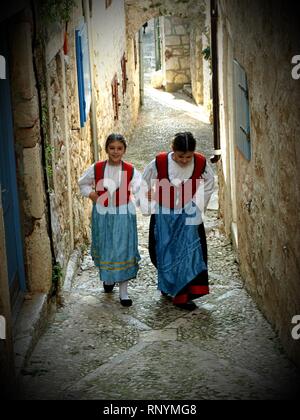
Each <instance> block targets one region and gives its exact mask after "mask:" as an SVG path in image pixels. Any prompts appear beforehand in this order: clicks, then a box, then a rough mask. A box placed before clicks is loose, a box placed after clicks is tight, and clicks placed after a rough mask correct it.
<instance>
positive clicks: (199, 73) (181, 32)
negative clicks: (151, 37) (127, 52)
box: [125, 0, 211, 114]
mask: <svg viewBox="0 0 300 420" xmlns="http://www.w3.org/2000/svg"><path fill="white" fill-rule="evenodd" d="M125 4H126V10H127V32H128V37H129V39H130V38H132V37H133V36H134V35H135V34H136V33H137V32H138V31H139V29H140V28H141V27H142V25H143V24H144V23H145V22H148V21H150V20H151V19H153V18H158V17H160V18H159V31H160V33H159V36H158V42H160V43H161V45H160V50H161V69H162V78H163V85H164V87H165V90H166V91H168V92H175V91H178V90H180V89H182V88H183V87H184V86H185V85H190V89H191V93H192V96H193V98H194V99H195V102H196V103H197V104H198V105H203V106H204V109H205V110H206V111H207V113H208V114H210V111H211V69H210V64H209V58H208V57H205V55H204V54H203V52H204V51H205V50H207V49H208V47H209V44H210V2H209V1H207V0H198V1H191V0H189V1H182V2H181V1H179V2H176V3H174V2H173V1H172V0H164V1H161V2H160V3H157V4H153V2H151V0H143V1H135V0H126V1H125Z"/></svg>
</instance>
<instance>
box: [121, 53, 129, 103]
mask: <svg viewBox="0 0 300 420" xmlns="http://www.w3.org/2000/svg"><path fill="white" fill-rule="evenodd" d="M126 64H127V60H126V55H125V53H124V55H123V57H122V60H121V67H122V87H123V96H124V95H125V93H126V92H127V82H128V78H127V67H126Z"/></svg>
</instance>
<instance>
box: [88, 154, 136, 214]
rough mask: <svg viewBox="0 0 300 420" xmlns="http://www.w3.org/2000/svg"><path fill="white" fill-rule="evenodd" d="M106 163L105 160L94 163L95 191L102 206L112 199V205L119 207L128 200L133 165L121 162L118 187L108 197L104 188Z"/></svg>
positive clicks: (107, 204)
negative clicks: (120, 176) (120, 177)
mask: <svg viewBox="0 0 300 420" xmlns="http://www.w3.org/2000/svg"><path fill="white" fill-rule="evenodd" d="M106 165H107V161H104V162H98V163H96V164H95V183H96V192H97V193H98V195H99V197H100V204H101V205H102V206H104V207H108V206H109V204H110V201H111V200H112V205H113V206H115V207H120V206H122V205H125V204H128V203H129V202H130V197H131V191H130V183H131V181H132V178H133V174H134V167H133V166H132V165H131V164H130V163H126V162H122V180H121V185H120V187H119V188H118V189H117V190H116V192H115V193H114V194H113V197H110V194H109V192H108V190H107V189H106V188H104V173H105V168H106Z"/></svg>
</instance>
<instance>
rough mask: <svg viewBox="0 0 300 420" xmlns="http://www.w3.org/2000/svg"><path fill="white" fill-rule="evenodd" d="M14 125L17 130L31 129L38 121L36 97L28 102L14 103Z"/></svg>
mask: <svg viewBox="0 0 300 420" xmlns="http://www.w3.org/2000/svg"><path fill="white" fill-rule="evenodd" d="M13 113H14V123H15V127H17V128H30V127H33V126H34V125H35V124H36V122H37V121H38V119H39V106H38V100H37V97H36V96H33V98H31V99H30V100H21V101H16V102H15V103H14V105H13Z"/></svg>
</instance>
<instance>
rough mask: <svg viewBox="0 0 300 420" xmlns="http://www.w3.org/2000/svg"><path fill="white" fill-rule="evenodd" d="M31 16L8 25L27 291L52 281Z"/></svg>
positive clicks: (27, 13) (26, 14) (38, 289)
mask: <svg viewBox="0 0 300 420" xmlns="http://www.w3.org/2000/svg"><path fill="white" fill-rule="evenodd" d="M32 19H33V18H32V15H31V12H30V11H29V10H26V11H25V12H22V13H21V14H19V15H18V16H16V18H15V19H14V22H13V26H12V28H11V29H12V30H11V49H10V50H11V52H12V57H11V69H10V70H11V89H12V106H13V117H14V132H15V142H16V144H15V148H16V158H17V168H18V171H17V177H18V189H19V196H20V207H21V223H22V228H23V229H22V234H23V240H24V252H25V271H26V280H27V287H28V290H29V291H30V292H46V293H47V292H48V291H49V290H50V288H51V284H52V254H51V248H50V239H49V235H48V228H47V222H46V220H47V217H48V210H47V206H46V195H45V182H44V172H43V158H42V145H41V137H40V109H39V100H38V92H37V88H36V84H37V81H36V75H35V71H34V66H33V51H32V36H33V35H32V27H33V23H32Z"/></svg>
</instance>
